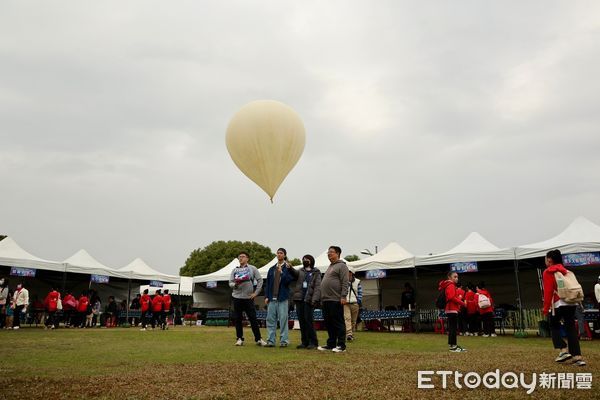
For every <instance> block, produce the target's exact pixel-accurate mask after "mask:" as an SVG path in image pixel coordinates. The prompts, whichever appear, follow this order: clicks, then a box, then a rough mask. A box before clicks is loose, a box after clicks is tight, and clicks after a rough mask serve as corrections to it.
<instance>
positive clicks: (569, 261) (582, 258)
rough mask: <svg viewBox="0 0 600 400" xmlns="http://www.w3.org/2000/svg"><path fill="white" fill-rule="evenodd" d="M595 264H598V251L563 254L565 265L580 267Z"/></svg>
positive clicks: (599, 256) (599, 261) (599, 253)
mask: <svg viewBox="0 0 600 400" xmlns="http://www.w3.org/2000/svg"><path fill="white" fill-rule="evenodd" d="M596 264H600V252H597V253H572V254H563V265H564V266H565V267H582V266H584V265H596Z"/></svg>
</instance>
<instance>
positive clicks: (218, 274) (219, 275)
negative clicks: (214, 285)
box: [194, 258, 240, 283]
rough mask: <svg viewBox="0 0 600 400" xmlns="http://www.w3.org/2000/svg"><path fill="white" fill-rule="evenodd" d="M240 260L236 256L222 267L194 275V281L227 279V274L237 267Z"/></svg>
mask: <svg viewBox="0 0 600 400" xmlns="http://www.w3.org/2000/svg"><path fill="white" fill-rule="evenodd" d="M239 265H240V262H239V260H238V259H237V258H234V259H233V260H231V262H230V263H229V264H227V265H226V266H224V267H223V268H221V269H219V270H217V271H215V272H211V273H210V274H206V275H198V276H194V283H197V282H211V281H216V282H218V281H229V276H230V275H231V271H233V270H234V269H235V268H236V267H239Z"/></svg>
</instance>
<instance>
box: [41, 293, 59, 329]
mask: <svg viewBox="0 0 600 400" xmlns="http://www.w3.org/2000/svg"><path fill="white" fill-rule="evenodd" d="M58 300H60V293H58V291H56V289H54V288H52V290H50V293H48V295H47V296H46V298H45V299H44V305H45V306H46V311H48V318H47V319H46V329H48V327H50V329H54V328H56V327H57V326H56V312H57V311H58Z"/></svg>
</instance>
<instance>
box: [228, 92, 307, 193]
mask: <svg viewBox="0 0 600 400" xmlns="http://www.w3.org/2000/svg"><path fill="white" fill-rule="evenodd" d="M225 142H226V144H227V150H228V151H229V155H230V156H231V159H232V160H233V162H234V163H235V165H237V167H238V168H239V169H240V170H241V171H242V172H243V173H244V174H245V175H246V176H247V177H248V178H250V179H251V180H252V181H253V182H254V183H256V184H257V185H258V186H260V187H261V188H262V190H264V191H265V192H266V193H267V194H268V195H269V198H270V199H271V202H273V197H274V196H275V193H276V192H277V189H279V186H280V185H281V183H282V182H283V180H284V179H285V177H286V176H287V175H288V174H289V173H290V171H291V170H292V168H294V166H295V165H296V163H297V162H298V160H299V159H300V156H301V155H302V152H303V151H304V143H305V133H304V124H303V123H302V120H301V119H300V117H299V116H298V114H297V113H296V112H295V111H294V110H293V109H292V108H291V107H289V106H287V105H285V104H283V103H280V102H278V101H274V100H257V101H253V102H251V103H248V104H246V105H245V106H243V107H242V108H241V109H240V110H239V111H238V112H237V113H235V115H234V116H233V118H231V121H230V122H229V126H228V127H227V134H226V137H225Z"/></svg>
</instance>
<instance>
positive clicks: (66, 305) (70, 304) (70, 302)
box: [62, 294, 77, 311]
mask: <svg viewBox="0 0 600 400" xmlns="http://www.w3.org/2000/svg"><path fill="white" fill-rule="evenodd" d="M62 303H63V310H65V311H69V310H74V309H75V308H76V307H77V300H75V297H74V296H73V295H72V294H68V295H66V296H65V298H64V299H62Z"/></svg>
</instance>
